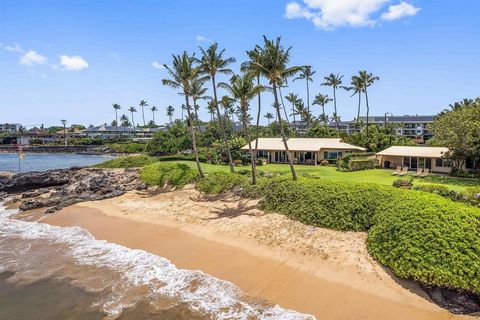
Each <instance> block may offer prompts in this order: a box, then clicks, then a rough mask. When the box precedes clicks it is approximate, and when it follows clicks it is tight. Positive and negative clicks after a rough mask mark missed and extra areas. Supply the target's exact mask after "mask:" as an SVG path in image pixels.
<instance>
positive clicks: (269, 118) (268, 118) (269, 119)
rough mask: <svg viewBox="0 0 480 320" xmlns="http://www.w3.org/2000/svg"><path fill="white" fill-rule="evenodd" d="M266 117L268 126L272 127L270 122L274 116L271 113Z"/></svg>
mask: <svg viewBox="0 0 480 320" xmlns="http://www.w3.org/2000/svg"><path fill="white" fill-rule="evenodd" d="M264 117H265V118H267V121H268V125H270V121H271V120H272V119H273V114H271V113H270V112H267V114H266V115H265V116H264Z"/></svg>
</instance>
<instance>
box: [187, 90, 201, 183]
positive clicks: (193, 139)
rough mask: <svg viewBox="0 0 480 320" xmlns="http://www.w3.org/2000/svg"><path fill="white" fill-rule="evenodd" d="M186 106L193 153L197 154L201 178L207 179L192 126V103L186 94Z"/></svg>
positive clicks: (196, 159) (196, 158)
mask: <svg viewBox="0 0 480 320" xmlns="http://www.w3.org/2000/svg"><path fill="white" fill-rule="evenodd" d="M185 106H186V108H187V113H188V120H187V123H188V129H189V130H190V135H191V136H192V148H193V153H194V154H195V162H196V163H197V169H198V173H200V177H202V178H205V174H204V173H203V170H202V166H201V165H200V158H199V157H198V150H197V141H196V140H195V129H194V128H193V124H192V116H191V114H190V103H189V101H188V96H187V95H186V94H185Z"/></svg>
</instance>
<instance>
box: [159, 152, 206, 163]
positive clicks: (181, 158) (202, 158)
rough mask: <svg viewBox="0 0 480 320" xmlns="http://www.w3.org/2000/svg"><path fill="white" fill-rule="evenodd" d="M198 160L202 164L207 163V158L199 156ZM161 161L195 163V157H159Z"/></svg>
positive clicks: (174, 155)
mask: <svg viewBox="0 0 480 320" xmlns="http://www.w3.org/2000/svg"><path fill="white" fill-rule="evenodd" d="M198 158H199V160H200V162H207V158H206V157H205V156H204V155H202V154H199V155H198ZM157 159H158V160H159V161H195V155H194V154H181V153H179V154H172V155H167V156H159V157H157Z"/></svg>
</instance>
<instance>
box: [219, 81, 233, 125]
mask: <svg viewBox="0 0 480 320" xmlns="http://www.w3.org/2000/svg"><path fill="white" fill-rule="evenodd" d="M218 86H219V87H220V84H218ZM234 102H235V100H234V99H232V98H230V97H229V96H223V97H222V98H221V99H220V104H221V105H222V106H223V109H224V110H225V115H226V116H227V117H229V116H232V133H234V132H235V118H234V115H235V107H234Z"/></svg>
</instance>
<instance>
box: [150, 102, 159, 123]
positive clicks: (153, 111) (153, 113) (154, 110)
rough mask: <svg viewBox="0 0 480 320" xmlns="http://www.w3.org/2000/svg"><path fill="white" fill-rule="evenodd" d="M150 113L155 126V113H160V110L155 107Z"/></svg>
mask: <svg viewBox="0 0 480 320" xmlns="http://www.w3.org/2000/svg"><path fill="white" fill-rule="evenodd" d="M150 111H152V121H153V124H154V125H155V112H156V111H158V108H157V107H155V106H153V107H151V108H150Z"/></svg>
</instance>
